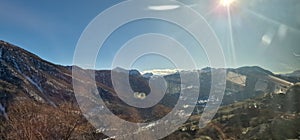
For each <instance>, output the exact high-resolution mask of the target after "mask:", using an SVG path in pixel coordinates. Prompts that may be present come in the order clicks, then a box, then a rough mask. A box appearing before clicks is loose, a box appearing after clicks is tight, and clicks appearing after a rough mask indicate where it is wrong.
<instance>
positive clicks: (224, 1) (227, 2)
mask: <svg viewBox="0 0 300 140" xmlns="http://www.w3.org/2000/svg"><path fill="white" fill-rule="evenodd" d="M234 2H235V0H220V4H221V5H222V6H224V7H230V5H231V4H232V3H234Z"/></svg>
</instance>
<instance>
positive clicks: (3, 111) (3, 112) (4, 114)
mask: <svg viewBox="0 0 300 140" xmlns="http://www.w3.org/2000/svg"><path fill="white" fill-rule="evenodd" d="M0 113H1V114H3V116H4V117H5V119H7V120H8V116H7V114H6V111H5V107H4V106H3V105H2V104H1V103H0Z"/></svg>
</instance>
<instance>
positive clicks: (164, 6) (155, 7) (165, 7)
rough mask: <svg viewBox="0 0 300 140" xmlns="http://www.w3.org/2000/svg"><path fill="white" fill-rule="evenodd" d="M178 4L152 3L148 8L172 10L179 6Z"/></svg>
mask: <svg viewBox="0 0 300 140" xmlns="http://www.w3.org/2000/svg"><path fill="white" fill-rule="evenodd" d="M179 7H180V5H153V6H149V7H148V9H149V10H154V11H165V10H174V9H177V8H179Z"/></svg>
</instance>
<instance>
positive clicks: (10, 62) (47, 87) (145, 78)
mask: <svg viewBox="0 0 300 140" xmlns="http://www.w3.org/2000/svg"><path fill="white" fill-rule="evenodd" d="M74 68H75V69H77V70H79V71H82V73H83V74H86V73H89V71H92V70H86V69H82V68H79V67H77V66H61V65H56V64H53V63H51V62H48V61H46V60H43V59H41V58H40V57H38V56H37V55H35V54H33V53H30V52H28V51H26V50H24V49H22V48H20V47H17V46H15V45H13V44H10V43H8V42H5V41H0V114H2V116H3V117H4V118H5V119H4V120H9V119H10V118H11V117H13V116H11V115H10V114H11V113H10V112H11V111H10V110H13V108H14V107H15V105H16V103H18V102H30V103H32V104H45V105H47V106H51V107H53V108H60V106H62V105H63V104H65V103H69V104H71V105H72V106H73V107H72V109H71V110H77V111H79V108H78V105H77V101H76V98H75V95H74V91H73V85H72V69H74ZM219 70H224V69H214V68H204V69H201V70H196V71H197V72H198V73H199V81H200V86H201V88H200V92H199V99H198V102H197V105H198V106H197V109H198V110H201V109H203V107H204V106H205V104H206V103H207V100H208V97H209V93H210V89H211V74H212V71H219ZM226 71H227V72H226V75H227V78H226V90H225V94H224V98H223V101H222V105H223V106H226V105H229V104H233V103H236V102H239V101H244V100H248V99H251V98H256V97H259V96H266V94H268V95H273V94H274V95H278V94H281V93H285V92H286V91H287V90H289V88H290V87H291V86H293V85H295V84H296V83H297V82H299V81H300V75H299V71H295V72H293V73H291V74H284V75H276V74H273V73H272V72H270V71H268V70H265V69H263V68H260V67H256V66H254V67H241V68H237V69H229V68H228V69H226ZM112 72H116V73H117V74H118V76H119V77H123V76H126V75H127V74H129V82H130V86H131V88H132V89H133V91H134V92H135V93H138V95H139V96H138V97H141V96H142V95H143V96H147V95H148V94H149V93H150V91H151V89H150V87H149V79H155V77H156V75H153V74H152V73H151V72H147V73H145V74H141V73H140V72H139V71H137V70H125V69H122V68H116V69H113V70H95V80H96V85H97V89H98V93H99V95H100V96H101V97H102V99H103V100H104V101H105V104H106V106H107V107H108V108H109V109H110V110H112V112H113V113H114V114H115V115H117V116H119V117H120V118H122V119H126V120H128V121H131V122H149V121H152V120H156V119H159V118H161V117H163V116H165V115H166V114H167V113H169V112H170V110H171V109H172V107H174V105H175V104H176V103H177V100H178V98H179V93H180V91H181V90H185V89H181V86H180V85H181V81H180V73H179V72H177V73H172V74H167V75H162V76H163V77H164V78H165V80H166V82H167V84H166V85H167V87H166V88H167V90H166V95H165V97H164V98H163V99H162V100H161V101H160V102H159V103H158V104H157V105H155V106H153V107H150V108H147V109H140V108H135V107H132V106H130V105H127V104H126V103H124V102H123V101H122V100H121V99H120V98H118V95H117V94H116V92H115V90H114V88H113V84H112V81H111V73H112ZM186 73H189V71H186ZM86 77H89V76H83V77H82V79H81V77H76V78H75V79H73V80H75V81H77V82H83V83H86V82H88V81H89V80H91V79H86ZM121 80H122V79H121ZM82 88H83V90H82V91H87V90H88V89H87V88H88V87H82ZM191 88H192V89H193V87H191ZM79 114H80V113H79ZM0 138H1V137H0Z"/></svg>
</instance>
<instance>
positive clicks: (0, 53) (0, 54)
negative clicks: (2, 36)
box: [0, 48, 2, 59]
mask: <svg viewBox="0 0 300 140" xmlns="http://www.w3.org/2000/svg"><path fill="white" fill-rule="evenodd" d="M1 58H2V48H0V59H1Z"/></svg>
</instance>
